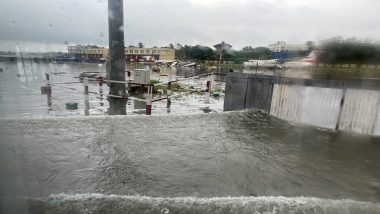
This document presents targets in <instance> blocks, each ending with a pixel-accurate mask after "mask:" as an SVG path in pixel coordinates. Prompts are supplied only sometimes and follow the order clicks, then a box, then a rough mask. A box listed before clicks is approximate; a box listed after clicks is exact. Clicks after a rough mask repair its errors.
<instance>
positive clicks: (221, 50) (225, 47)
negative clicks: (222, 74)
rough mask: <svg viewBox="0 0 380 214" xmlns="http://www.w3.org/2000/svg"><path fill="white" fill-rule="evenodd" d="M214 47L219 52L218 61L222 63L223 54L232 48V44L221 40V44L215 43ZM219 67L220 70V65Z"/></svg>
mask: <svg viewBox="0 0 380 214" xmlns="http://www.w3.org/2000/svg"><path fill="white" fill-rule="evenodd" d="M214 48H215V49H216V50H217V51H218V53H219V62H218V64H219V65H220V63H221V62H222V57H223V54H224V53H226V52H227V51H228V50H230V49H231V48H232V45H230V44H227V43H225V42H221V43H219V44H216V45H214ZM218 69H219V71H220V66H218Z"/></svg>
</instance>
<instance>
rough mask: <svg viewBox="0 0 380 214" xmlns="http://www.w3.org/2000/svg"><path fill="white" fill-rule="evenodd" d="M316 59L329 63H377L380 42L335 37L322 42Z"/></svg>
mask: <svg viewBox="0 0 380 214" xmlns="http://www.w3.org/2000/svg"><path fill="white" fill-rule="evenodd" d="M318 60H319V62H322V63H330V64H340V63H348V64H378V63H380V44H376V43H371V42H368V41H360V40H358V39H356V38H348V39H343V38H341V37H335V38H332V39H328V40H325V41H323V42H322V46H321V51H320V52H319V54H318Z"/></svg>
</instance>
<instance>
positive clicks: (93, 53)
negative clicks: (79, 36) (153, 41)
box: [68, 45, 175, 62]
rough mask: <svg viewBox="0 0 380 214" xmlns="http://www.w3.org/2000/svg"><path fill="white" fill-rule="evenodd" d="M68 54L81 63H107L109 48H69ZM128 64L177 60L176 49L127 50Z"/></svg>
mask: <svg viewBox="0 0 380 214" xmlns="http://www.w3.org/2000/svg"><path fill="white" fill-rule="evenodd" d="M68 53H69V54H70V55H72V56H74V57H75V59H77V60H79V61H105V60H106V59H107V58H108V48H105V47H98V46H95V45H76V46H68ZM125 57H126V60H127V62H131V61H135V62H136V61H155V60H175V49H174V48H137V47H130V48H125Z"/></svg>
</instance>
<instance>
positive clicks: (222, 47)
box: [214, 42, 232, 52]
mask: <svg viewBox="0 0 380 214" xmlns="http://www.w3.org/2000/svg"><path fill="white" fill-rule="evenodd" d="M214 48H215V49H216V50H218V51H221V52H224V51H227V50H229V49H231V48H232V45H230V44H227V43H225V42H222V43H219V44H216V45H214Z"/></svg>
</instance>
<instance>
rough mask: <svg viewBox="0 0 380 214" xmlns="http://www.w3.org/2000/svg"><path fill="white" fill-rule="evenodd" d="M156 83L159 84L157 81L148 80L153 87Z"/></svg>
mask: <svg viewBox="0 0 380 214" xmlns="http://www.w3.org/2000/svg"><path fill="white" fill-rule="evenodd" d="M157 83H160V81H159V80H150V84H152V85H155V84H157Z"/></svg>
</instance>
